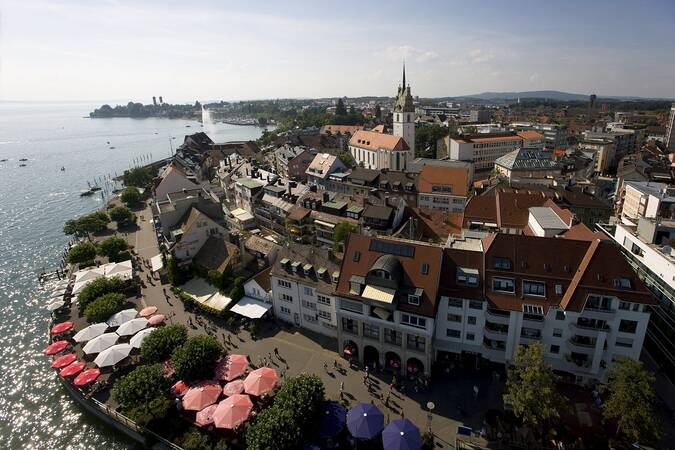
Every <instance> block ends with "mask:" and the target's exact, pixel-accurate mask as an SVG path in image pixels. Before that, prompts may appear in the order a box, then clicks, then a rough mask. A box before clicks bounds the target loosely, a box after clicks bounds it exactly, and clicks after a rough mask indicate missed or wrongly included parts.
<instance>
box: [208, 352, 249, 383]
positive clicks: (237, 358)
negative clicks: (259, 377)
mask: <svg viewBox="0 0 675 450" xmlns="http://www.w3.org/2000/svg"><path fill="white" fill-rule="evenodd" d="M246 369H248V358H247V357H246V355H229V356H228V357H227V358H224V359H221V360H220V362H219V363H218V365H217V366H216V370H215V375H216V378H217V379H219V380H226V381H231V380H234V379H235V378H239V377H240V376H242V375H243V374H244V373H246Z"/></svg>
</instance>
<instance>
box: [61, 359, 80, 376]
mask: <svg viewBox="0 0 675 450" xmlns="http://www.w3.org/2000/svg"><path fill="white" fill-rule="evenodd" d="M85 366H86V364H85V363H83V362H82V361H75V362H74V363H72V364H69V365H67V366H66V367H65V368H63V369H61V372H59V375H60V376H62V377H63V378H68V377H72V376H75V375H77V374H78V373H80V372H82V370H84V367H85Z"/></svg>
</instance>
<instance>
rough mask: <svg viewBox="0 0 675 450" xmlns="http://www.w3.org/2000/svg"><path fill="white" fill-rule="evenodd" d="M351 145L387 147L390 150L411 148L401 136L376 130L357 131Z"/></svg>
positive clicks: (372, 147) (370, 147)
mask: <svg viewBox="0 0 675 450" xmlns="http://www.w3.org/2000/svg"><path fill="white" fill-rule="evenodd" d="M349 145H351V146H354V147H359V148H365V149H368V150H379V149H385V150H389V151H406V150H410V147H408V144H406V142H405V141H404V140H403V138H402V137H400V136H394V135H393V134H384V133H377V132H374V131H363V130H360V131H357V132H356V133H354V135H353V136H352V138H351V139H350V140H349Z"/></svg>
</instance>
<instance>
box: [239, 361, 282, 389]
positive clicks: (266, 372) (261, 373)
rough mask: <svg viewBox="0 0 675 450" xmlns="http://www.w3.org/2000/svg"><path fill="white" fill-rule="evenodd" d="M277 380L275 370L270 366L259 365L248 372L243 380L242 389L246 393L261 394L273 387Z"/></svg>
mask: <svg viewBox="0 0 675 450" xmlns="http://www.w3.org/2000/svg"><path fill="white" fill-rule="evenodd" d="M278 381H279V376H278V375H277V371H276V370H274V369H272V368H270V367H261V368H260V369H257V370H254V371H253V372H251V373H249V374H248V376H247V377H246V379H245V380H244V391H245V392H246V393H247V394H251V395H256V396H261V395H265V394H267V393H268V392H270V391H271V390H272V389H274V386H276V385H277V382H278Z"/></svg>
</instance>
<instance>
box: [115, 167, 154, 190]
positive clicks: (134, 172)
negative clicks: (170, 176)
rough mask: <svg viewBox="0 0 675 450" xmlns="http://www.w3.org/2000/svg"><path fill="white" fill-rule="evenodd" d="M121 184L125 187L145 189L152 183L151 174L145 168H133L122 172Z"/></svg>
mask: <svg viewBox="0 0 675 450" xmlns="http://www.w3.org/2000/svg"><path fill="white" fill-rule="evenodd" d="M122 182H123V183H124V185H125V186H135V187H139V188H145V187H148V186H150V183H151V182H152V173H150V170H149V169H148V168H147V167H135V168H133V169H131V170H125V171H124V175H123V176H122Z"/></svg>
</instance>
